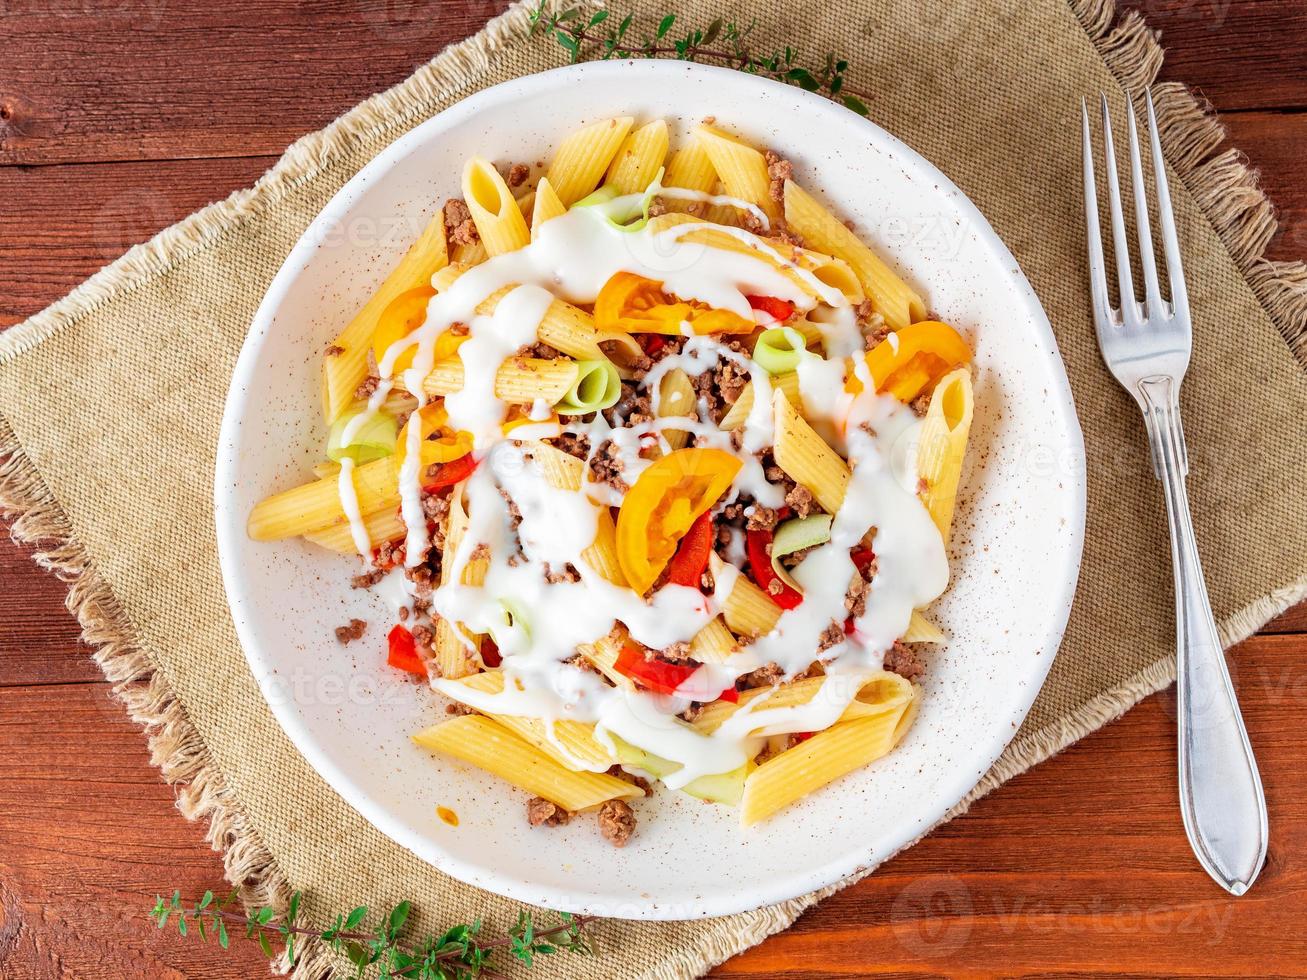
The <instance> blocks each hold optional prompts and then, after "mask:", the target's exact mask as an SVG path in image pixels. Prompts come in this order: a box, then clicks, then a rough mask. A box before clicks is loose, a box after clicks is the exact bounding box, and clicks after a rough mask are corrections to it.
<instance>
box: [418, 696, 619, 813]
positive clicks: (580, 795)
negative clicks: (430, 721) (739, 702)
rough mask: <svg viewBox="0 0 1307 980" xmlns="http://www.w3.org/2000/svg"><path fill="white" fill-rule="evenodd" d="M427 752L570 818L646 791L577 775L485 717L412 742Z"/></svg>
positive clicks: (459, 721)
mask: <svg viewBox="0 0 1307 980" xmlns="http://www.w3.org/2000/svg"><path fill="white" fill-rule="evenodd" d="M413 741H414V742H416V743H417V744H418V745H420V746H422V747H423V748H425V749H430V750H431V751H433V752H440V753H442V754H444V755H448V756H451V757H453V758H455V759H461V760H462V761H464V762H470V763H471V764H472V765H474V766H476V767H477V768H478V769H484V770H485V771H486V772H488V773H491V774H493V775H495V776H498V777H499V778H501V779H505V780H507V781H508V782H510V783H512V784H513V785H514V786H516V787H518V788H519V789H524V790H526V791H527V792H528V793H530V794H532V795H533V796H540V797H543V798H544V799H546V800H548V801H549V802H550V803H554V804H556V805H557V806H560V807H562V808H563V809H564V810H567V811H569V812H576V811H578V810H588V809H590V808H592V807H596V806H598V805H599V804H600V803H603V802H604V801H606V800H629V799H633V798H635V797H637V796H643V795H644V790H642V789H640V787H638V786H636V785H635V784H634V783H629V782H627V781H626V780H624V779H618V778H617V777H616V776H609V775H606V774H604V773H597V772H573V771H572V770H570V769H568V768H566V767H565V766H563V765H561V764H560V763H558V762H557V761H556V760H554V759H551V758H550V757H549V756H548V755H546V754H545V753H544V752H542V751H540V749H538V748H536V747H535V746H534V745H531V744H530V743H529V742H526V741H524V740H523V739H522V738H519V737H518V736H517V735H515V734H513V733H512V732H511V731H509V730H508V729H507V728H505V727H504V726H503V725H500V724H498V723H497V722H495V721H492V720H491V719H489V718H486V717H485V716H483V715H463V716H462V717H459V718H452V719H450V720H449V721H446V722H442V723H440V724H439V725H433V726H431V727H430V728H428V729H425V730H424V731H421V732H418V733H417V734H416V735H414V736H413Z"/></svg>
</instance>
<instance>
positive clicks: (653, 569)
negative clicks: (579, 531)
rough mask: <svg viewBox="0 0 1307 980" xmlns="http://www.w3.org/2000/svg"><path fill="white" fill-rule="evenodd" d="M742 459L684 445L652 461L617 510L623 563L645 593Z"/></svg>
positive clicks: (632, 583)
mask: <svg viewBox="0 0 1307 980" xmlns="http://www.w3.org/2000/svg"><path fill="white" fill-rule="evenodd" d="M741 465H742V464H741V462H740V460H739V459H737V458H736V457H735V456H733V455H731V454H730V453H728V452H726V451H724V450H721V449H703V448H698V447H693V448H686V449H678V450H676V451H675V452H673V453H669V454H668V455H666V456H664V457H662V458H661V459H659V460H657V461H655V462H654V463H652V464H651V465H650V466H649V467H647V468H646V469H645V470H644V472H642V473H641V474H640V476H639V478H638V479H637V480H636V481H635V485H634V486H633V487H631V489H630V490H628V491H627V493H626V496H625V497H624V498H623V500H622V507H621V509H620V510H619V511H618V512H617V562H618V564H619V565H621V567H622V572H623V574H624V575H625V576H626V581H627V583H628V584H629V585H630V586H631V588H632V589H634V590H635V591H636V592H637V593H639V594H640V595H644V593H646V592H648V591H649V588H650V586H652V585H653V584H654V582H655V581H657V579H658V576H659V575H661V574H662V571H663V569H664V568H665V567H666V566H667V563H668V562H669V561H670V560H671V558H672V555H674V554H675V553H676V546H677V543H678V542H679V541H680V540H681V538H682V537H683V536H684V535H685V533H686V532H687V531H688V530H689V529H690V525H691V524H693V523H694V522H695V520H696V519H697V518H698V517H699V515H701V514H703V513H705V512H706V511H707V510H708V508H710V507H711V506H712V505H713V504H715V503H716V502H717V500H718V499H719V498H720V497H721V495H722V494H723V493H725V492H726V490H727V488H728V487H729V486H730V485H731V481H732V480H734V479H735V475H736V474H737V473H739V471H740V466H741Z"/></svg>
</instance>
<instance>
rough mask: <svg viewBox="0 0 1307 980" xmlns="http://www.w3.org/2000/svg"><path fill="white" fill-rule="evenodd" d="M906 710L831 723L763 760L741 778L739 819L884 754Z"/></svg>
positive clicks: (765, 812) (750, 819) (770, 809)
mask: <svg viewBox="0 0 1307 980" xmlns="http://www.w3.org/2000/svg"><path fill="white" fill-rule="evenodd" d="M906 709H907V705H904V706H903V707H902V708H898V709H895V710H892V711H886V712H883V713H881V714H876V715H872V716H871V717H868V718H858V719H855V720H853V721H841V722H837V723H836V724H834V725H832V726H831V727H830V728H828V729H826V730H825V731H824V732H818V733H817V734H816V735H814V736H812V738H810V739H808V740H807V741H804V742H800V743H799V744H798V745H796V746H794V747H793V748H790V749H787V750H786V751H784V752H782V753H781V754H780V755H777V756H775V757H773V758H771V759H768V760H767V761H766V762H764V763H763V764H762V765H760V766H759V767H758V768H757V769H755V770H754V771H753V773H752V774H751V775H750V776H749V778H748V779H747V780H745V783H744V796H743V798H742V799H741V800H740V822H741V823H742V824H744V825H745V826H746V827H747V826H749V825H750V824H755V823H757V822H758V821H760V820H764V819H766V818H767V817H769V816H771V815H772V814H773V813H775V812H776V811H777V810H780V809H782V808H783V807H786V806H788V805H789V804H791V803H793V802H794V801H795V800H797V799H799V798H800V797H803V796H807V795H808V794H809V793H811V792H813V791H814V790H816V789H819V788H820V787H822V786H825V785H827V784H828V783H831V782H834V781H835V780H836V779H839V778H840V777H841V776H844V775H847V774H848V773H850V772H852V771H853V770H855V769H861V768H862V767H863V766H865V765H868V764H869V763H872V762H874V761H875V760H877V759H879V758H881V756H884V755H886V754H887V753H888V752H889V751H890V749H892V748H893V747H894V741H895V734H896V732H897V729H898V723H899V719H900V718H901V717H902V715H903V713H904V711H905V710H906Z"/></svg>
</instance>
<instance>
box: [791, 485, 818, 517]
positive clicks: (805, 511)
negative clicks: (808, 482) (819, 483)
mask: <svg viewBox="0 0 1307 980" xmlns="http://www.w3.org/2000/svg"><path fill="white" fill-rule="evenodd" d="M785 503H786V504H788V505H789V506H790V507H792V508H793V509H794V513H796V514H798V515H799V516H800V517H807V516H808V515H809V514H811V513H812V512H813V511H814V510H817V509H818V508H817V501H816V499H815V498H814V497H813V496H812V491H811V490H809V489H808V488H807V487H804V486H800V485H798V484H795V485H794V487H793V488H791V489H790V491H789V492H788V493H787V494H785Z"/></svg>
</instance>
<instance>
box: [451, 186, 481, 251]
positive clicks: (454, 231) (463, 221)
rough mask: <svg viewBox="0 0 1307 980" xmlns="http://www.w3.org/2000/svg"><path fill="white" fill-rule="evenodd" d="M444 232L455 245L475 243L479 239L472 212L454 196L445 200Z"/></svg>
mask: <svg viewBox="0 0 1307 980" xmlns="http://www.w3.org/2000/svg"><path fill="white" fill-rule="evenodd" d="M445 232H446V233H447V234H448V236H449V240H450V241H451V242H452V243H453V244H455V245H475V244H476V243H477V242H479V241H480V240H481V236H480V235H479V234H477V226H476V223H475V222H474V221H473V220H472V212H471V211H469V210H468V209H467V205H466V204H464V203H463V202H462V201H461V200H459V199H458V198H456V197H454V198H450V199H449V200H448V201H446V202H445Z"/></svg>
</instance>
